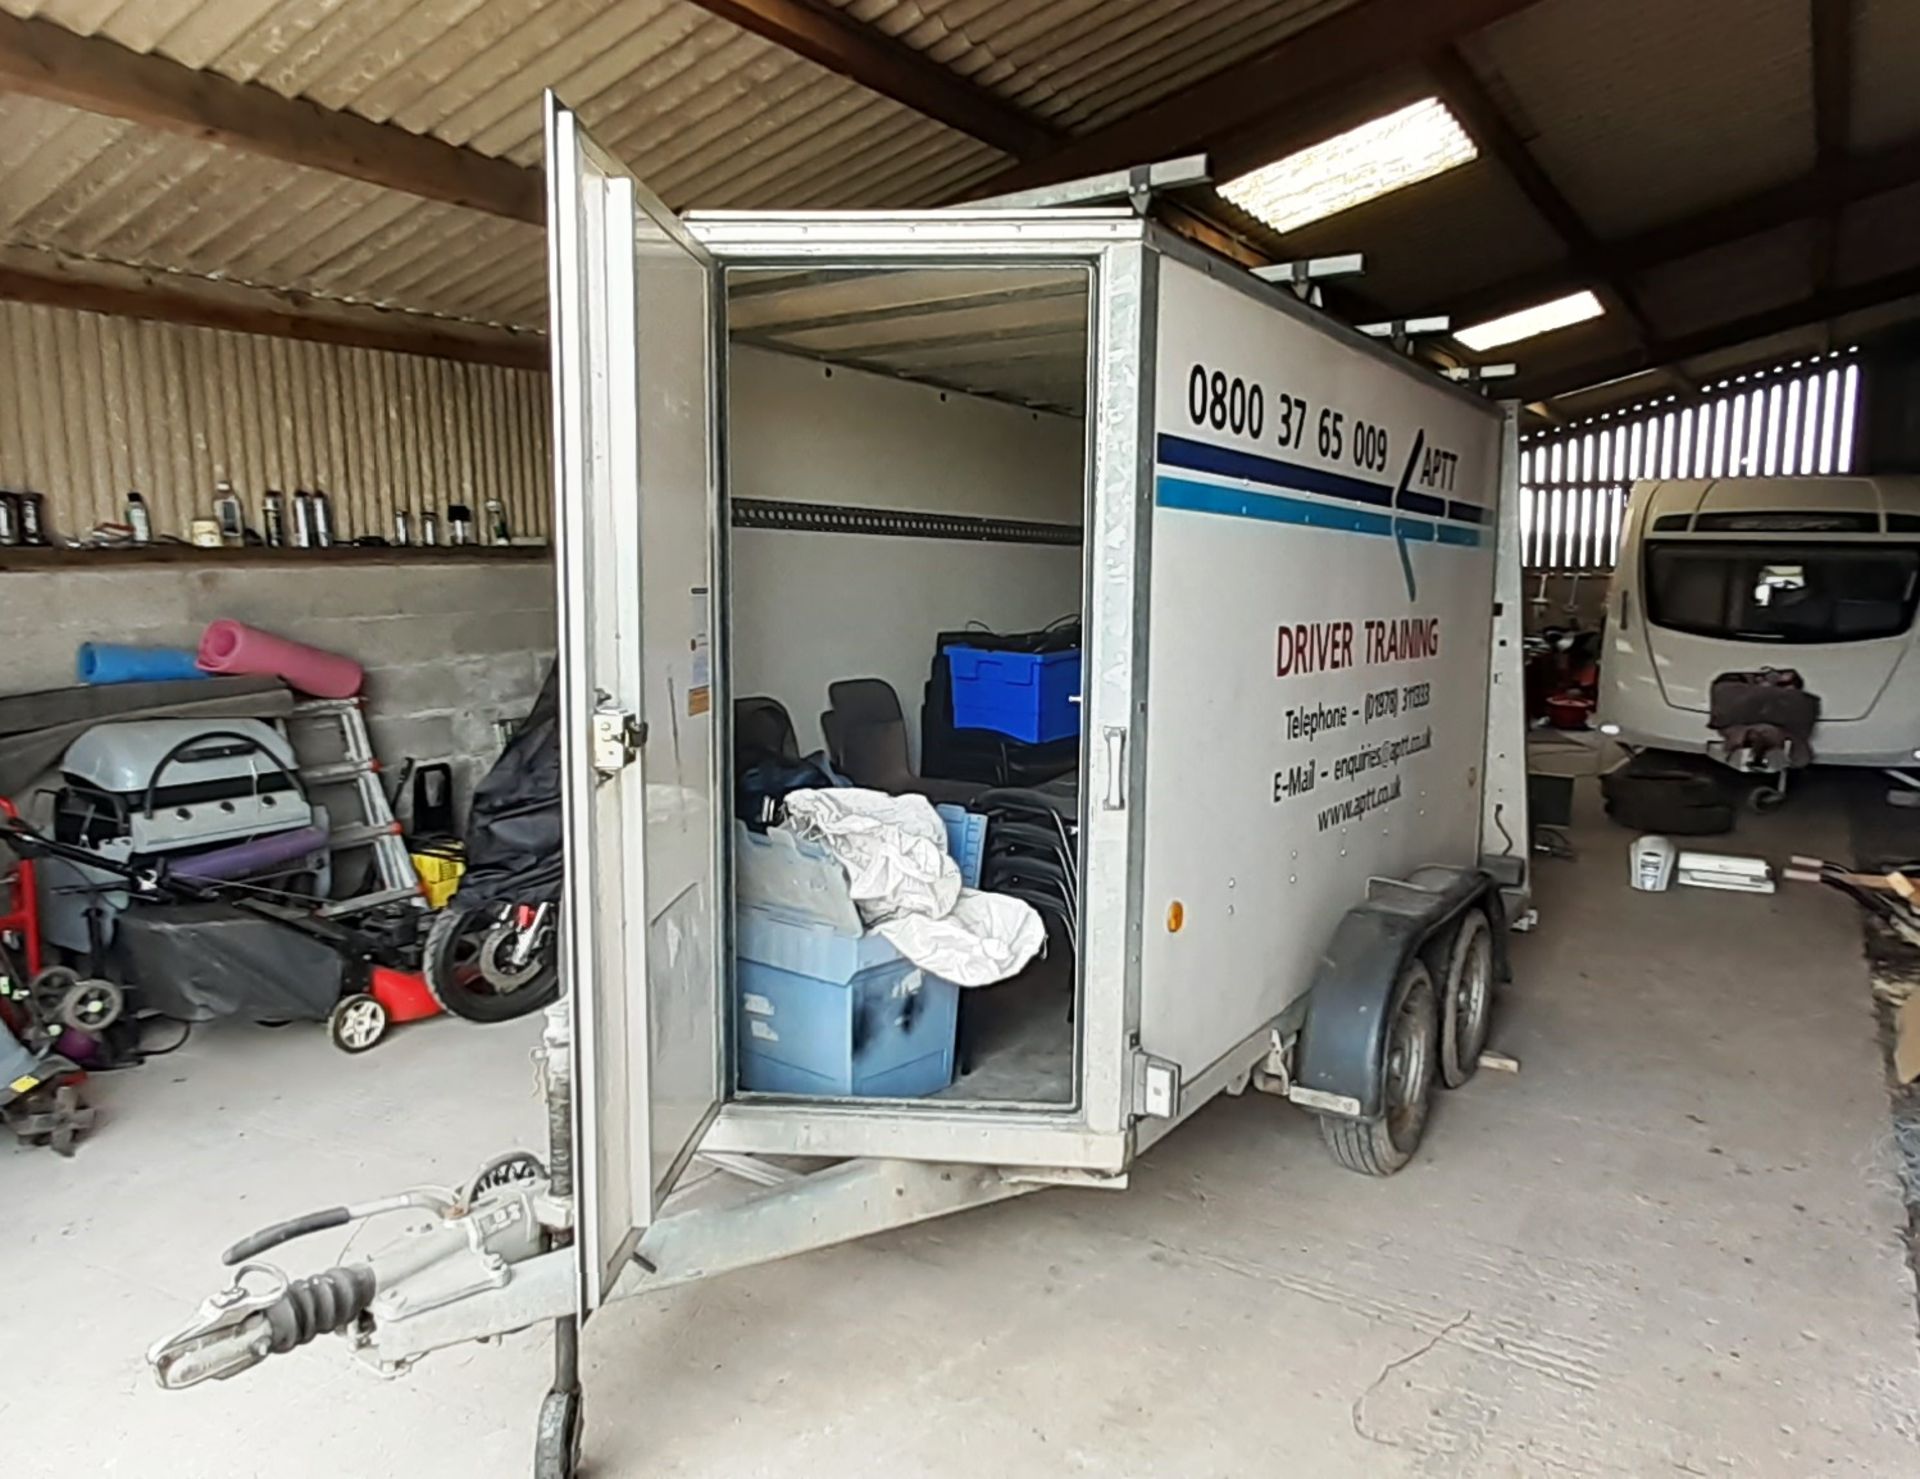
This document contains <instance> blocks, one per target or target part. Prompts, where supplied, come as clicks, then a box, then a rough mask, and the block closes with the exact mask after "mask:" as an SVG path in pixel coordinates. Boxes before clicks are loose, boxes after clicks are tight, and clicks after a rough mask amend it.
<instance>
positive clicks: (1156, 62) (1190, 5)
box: [826, 0, 1358, 133]
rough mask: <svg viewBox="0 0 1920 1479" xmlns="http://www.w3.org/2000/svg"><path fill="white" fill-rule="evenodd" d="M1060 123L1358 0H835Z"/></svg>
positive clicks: (1128, 107)
mask: <svg viewBox="0 0 1920 1479" xmlns="http://www.w3.org/2000/svg"><path fill="white" fill-rule="evenodd" d="M826 3H828V4H830V5H832V6H834V7H835V8H836V9H839V10H843V11H845V12H846V13H847V14H848V15H850V16H852V17H853V18H854V19H856V20H858V21H861V22H863V23H864V24H867V25H871V26H872V27H873V28H874V29H876V30H878V31H880V32H881V33H883V34H884V35H887V36H891V37H893V38H894V39H895V40H898V41H901V42H904V43H905V44H906V45H908V46H911V47H913V48H914V49H915V50H916V51H919V52H922V53H924V54H925V55H926V56H928V57H930V58H931V59H933V60H934V61H937V62H940V63H941V64H942V65H944V66H947V67H950V68H952V69H953V70H954V71H955V72H958V73H959V74H960V75H961V76H963V77H966V78H968V79H969V80H970V81H972V82H975V83H977V84H979V85H980V86H982V87H985V88H990V89H991V90H992V91H994V92H996V93H998V94H999V95H1000V96H1001V97H1003V98H1005V99H1007V100H1008V101H1009V102H1011V103H1014V104H1016V105H1018V106H1019V107H1021V108H1023V109H1025V110H1026V111H1028V112H1030V113H1032V114H1034V115H1035V116H1036V117H1039V118H1042V119H1045V120H1046V121H1047V122H1048V123H1050V124H1052V125H1053V126H1054V127H1056V128H1061V129H1065V130H1066V131H1068V132H1070V133H1084V132H1086V131H1087V130H1089V129H1093V128H1098V127H1099V126H1100V125H1102V124H1104V123H1109V122H1112V121H1113V120H1114V119H1115V118H1118V117H1120V116H1122V115H1124V114H1127V113H1132V112H1136V111H1138V110H1139V109H1141V108H1144V107H1146V106H1147V105H1148V104H1149V103H1153V102H1157V101H1158V100H1159V99H1160V98H1163V97H1165V96H1166V95H1167V94H1168V93H1171V92H1174V91H1176V90H1177V89H1179V88H1181V87H1183V86H1185V85H1187V84H1188V83H1191V82H1196V81H1199V80H1200V79H1201V78H1203V77H1205V76H1207V75H1209V74H1210V73H1213V72H1217V71H1219V70H1220V69H1221V68H1223V67H1227V66H1230V65H1232V64H1233V63H1234V62H1237V61H1240V60H1243V59H1244V58H1246V57H1249V56H1252V55H1254V54H1255V53H1257V52H1260V51H1263V50H1265V49H1266V48H1267V47H1270V46H1273V45H1274V44H1276V43H1277V42H1280V41H1284V40H1285V39H1286V38H1287V37H1289V36H1291V35H1293V34H1294V33H1295V32H1297V31H1300V30H1304V29H1305V28H1306V27H1308V26H1310V25H1312V24H1314V23H1315V22H1316V21H1321V20H1324V19H1326V18H1327V17H1328V16H1330V15H1333V14H1335V13H1337V12H1339V11H1342V10H1345V9H1347V8H1348V7H1349V6H1351V5H1354V4H1357V3H1358V0H826Z"/></svg>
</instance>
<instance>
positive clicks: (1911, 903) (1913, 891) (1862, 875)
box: [1780, 855, 1920, 947]
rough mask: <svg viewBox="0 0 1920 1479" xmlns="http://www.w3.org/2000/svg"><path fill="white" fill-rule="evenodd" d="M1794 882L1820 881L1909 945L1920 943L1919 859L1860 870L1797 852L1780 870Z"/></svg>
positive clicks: (1782, 875)
mask: <svg viewBox="0 0 1920 1479" xmlns="http://www.w3.org/2000/svg"><path fill="white" fill-rule="evenodd" d="M1780 876H1781V877H1782V878H1785V879H1789V880H1791V881H1792V882H1795V883H1823V884H1825V885H1826V886H1827V887H1828V888H1831V889H1837V890H1838V891H1839V892H1841V893H1843V894H1845V895H1846V896H1847V897H1848V898H1850V899H1852V900H1853V901H1854V902H1855V903H1856V904H1858V905H1859V906H1860V907H1861V908H1863V909H1865V910H1866V911H1867V912H1868V913H1869V914H1872V915H1874V916H1875V917H1876V918H1878V919H1879V920H1880V921H1881V922H1882V923H1884V924H1885V925H1886V926H1887V927H1888V928H1889V929H1891V930H1892V931H1893V932H1894V933H1895V934H1897V935H1898V936H1900V938H1901V939H1903V940H1905V941H1906V942H1907V943H1908V944H1909V945H1913V946H1915V947H1920V907H1916V898H1917V897H1920V863H1904V862H1903V863H1897V864H1893V865H1891V866H1889V867H1887V868H1885V869H1884V870H1879V871H1875V870H1871V869H1869V870H1861V871H1856V870H1854V869H1851V868H1848V867H1845V866H1844V865H1842V864H1840V863H1832V862H1828V861H1827V860H1826V859H1825V858H1815V857H1804V856H1798V855H1796V856H1795V857H1793V858H1792V859H1790V860H1789V865H1788V866H1787V867H1786V868H1785V869H1784V870H1782V872H1781V875H1780Z"/></svg>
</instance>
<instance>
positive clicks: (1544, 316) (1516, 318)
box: [1453, 288, 1606, 351]
mask: <svg viewBox="0 0 1920 1479" xmlns="http://www.w3.org/2000/svg"><path fill="white" fill-rule="evenodd" d="M1605 312H1606V310H1605V309H1604V308H1602V307H1601V306H1600V300H1599V299H1598V298H1596V297H1594V296H1593V294H1592V293H1591V292H1589V291H1587V289H1585V288H1582V289H1581V290H1580V291H1579V292H1577V293H1568V294H1567V296H1566V297H1564V298H1555V299H1554V300H1553V301H1552V302H1551V303H1536V304H1534V305H1533V307H1531V308H1522V309H1521V310H1520V311H1519V312H1518V313H1509V314H1507V315H1506V316H1505V317H1503V318H1490V319H1488V320H1487V321H1486V322H1485V323H1483V324H1475V325H1474V326H1473V327H1472V328H1469V329H1462V330H1460V332H1459V333H1457V334H1455V335H1454V336H1453V337H1454V338H1456V339H1458V340H1459V341H1460V342H1461V343H1462V344H1464V345H1466V346H1467V348H1469V349H1472V350H1475V351H1481V350H1487V349H1498V348H1499V347H1500V346H1501V345H1502V344H1518V343H1519V342H1520V341H1521V340H1522V339H1531V338H1533V337H1534V336H1535V335H1538V334H1550V333H1552V332H1553V331H1554V330H1555V329H1564V328H1566V327H1567V326H1568V325H1569V324H1583V323H1585V322H1586V321H1587V320H1588V319H1590V318H1598V317H1600V315H1601V314H1603V313H1605Z"/></svg>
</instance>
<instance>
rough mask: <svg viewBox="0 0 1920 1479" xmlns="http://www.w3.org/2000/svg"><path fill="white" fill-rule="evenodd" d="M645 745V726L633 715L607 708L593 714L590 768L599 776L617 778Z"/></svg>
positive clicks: (609, 706) (596, 710)
mask: <svg viewBox="0 0 1920 1479" xmlns="http://www.w3.org/2000/svg"><path fill="white" fill-rule="evenodd" d="M646 742H647V726H646V725H644V724H642V723H641V722H640V720H639V718H638V717H637V716H636V715H634V714H631V713H629V712H627V710H625V709H617V708H614V707H613V706H611V705H605V706H603V707H601V708H597V709H595V710H594V711H593V768H594V769H595V770H597V771H598V772H599V773H600V774H601V775H603V776H613V775H618V774H619V773H620V772H621V771H622V770H624V769H626V768H627V767H628V766H629V765H631V764H633V760H634V757H635V756H636V755H638V754H639V753H640V747H641V746H642V745H644V744H645V743H646Z"/></svg>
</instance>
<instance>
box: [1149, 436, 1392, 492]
mask: <svg viewBox="0 0 1920 1479" xmlns="http://www.w3.org/2000/svg"><path fill="white" fill-rule="evenodd" d="M1160 460H1161V461H1162V462H1164V463H1166V464H1167V466H1168V467H1184V468H1187V469H1189V470H1190V471H1192V472H1210V473H1216V474H1218V475H1219V476H1221V477H1223V478H1243V479H1245V480H1246V481H1247V482H1249V483H1265V484H1266V485H1267V486H1268V487H1270V488H1294V489H1298V490H1299V491H1300V492H1302V493H1324V494H1326V495H1327V496H1328V497H1329V498H1344V499H1346V500H1347V501H1348V502H1349V503H1371V504H1373V505H1375V506H1376V507H1378V508H1391V507H1392V506H1393V489H1392V488H1390V487H1389V486H1388V485H1387V484H1385V483H1370V482H1368V481H1367V480H1366V479H1365V478H1350V477H1348V476H1347V475H1346V474H1345V473H1339V472H1328V471H1326V470H1325V469H1324V468H1318V467H1308V466H1306V464H1304V463H1300V462H1282V461H1280V460H1279V459H1278V458H1275V457H1262V456H1259V455H1258V454H1257V453H1253V452H1238V451H1235V450H1234V449H1233V448H1232V447H1217V446H1215V445H1214V444H1213V443H1212V442H1196V441H1192V440H1190V439H1189V438H1187V437H1177V436H1169V435H1168V434H1167V433H1165V432H1162V433H1161V434H1160Z"/></svg>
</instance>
